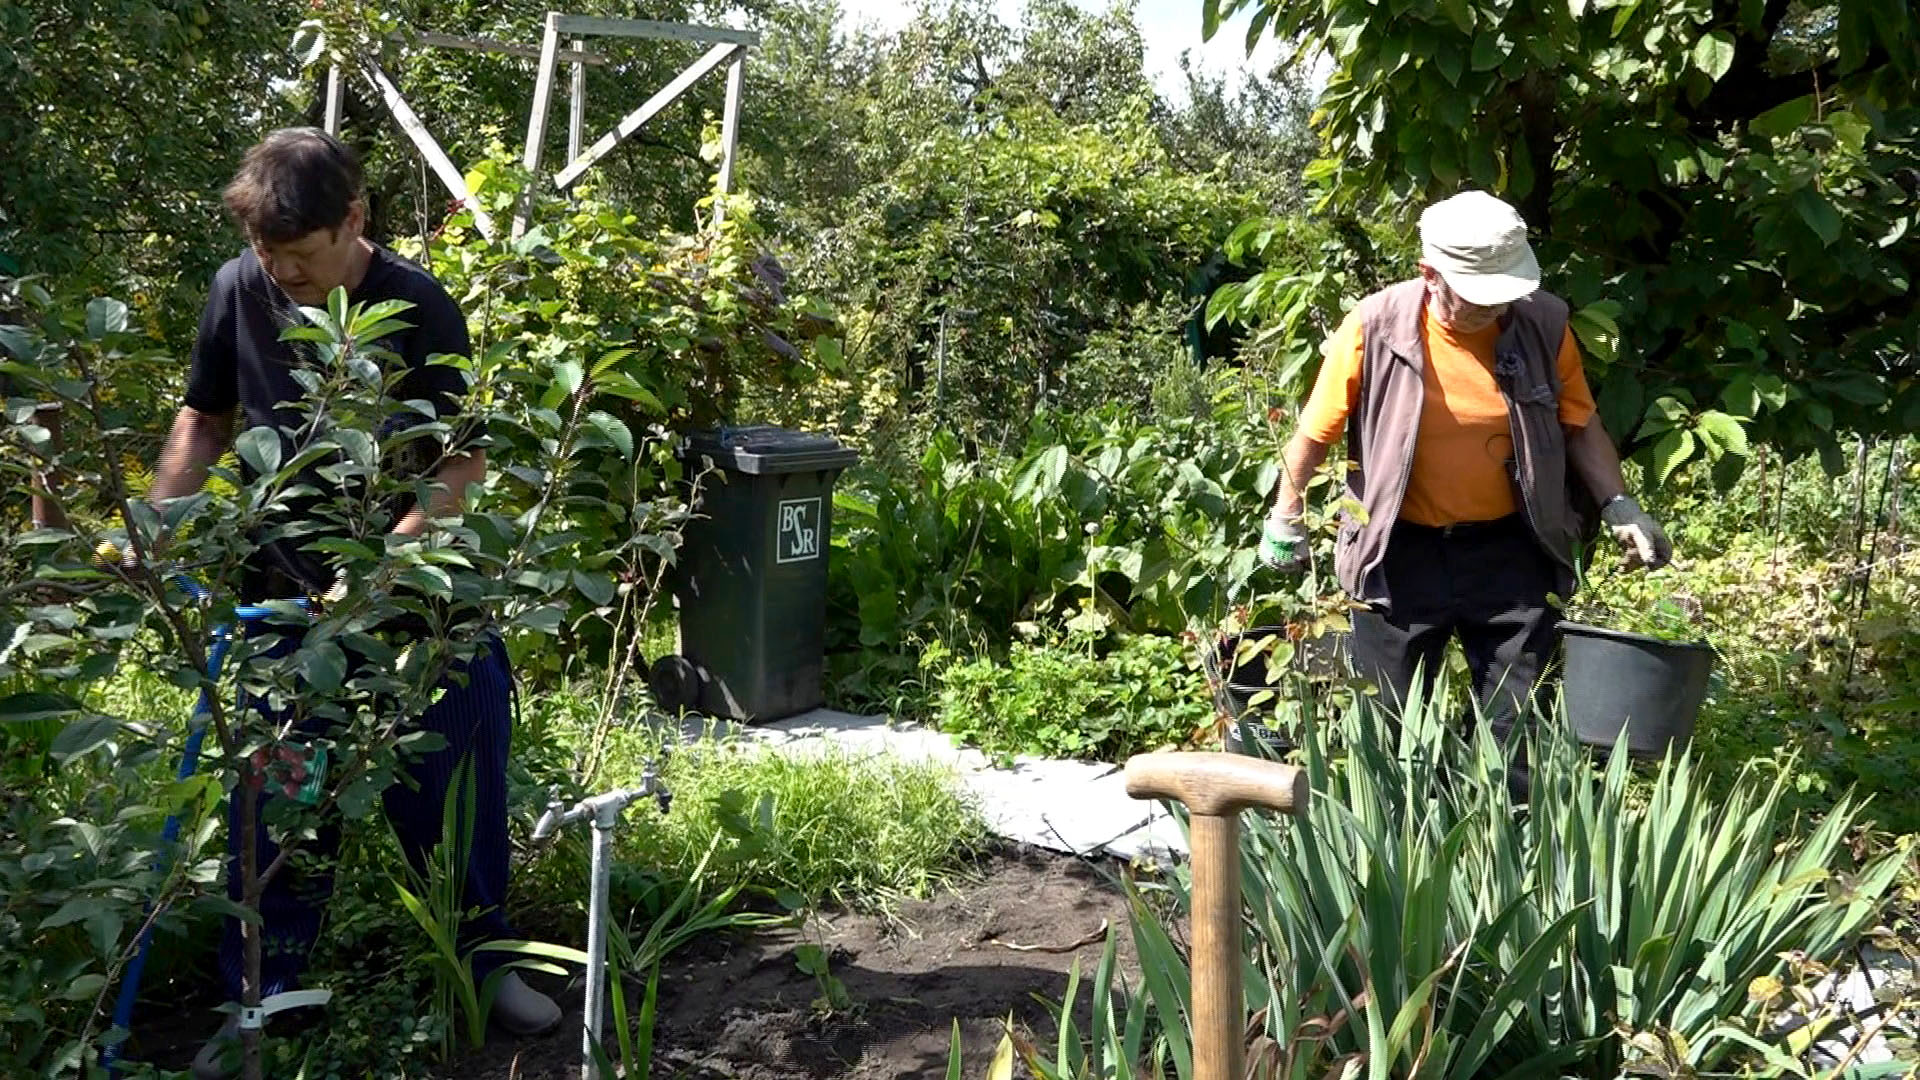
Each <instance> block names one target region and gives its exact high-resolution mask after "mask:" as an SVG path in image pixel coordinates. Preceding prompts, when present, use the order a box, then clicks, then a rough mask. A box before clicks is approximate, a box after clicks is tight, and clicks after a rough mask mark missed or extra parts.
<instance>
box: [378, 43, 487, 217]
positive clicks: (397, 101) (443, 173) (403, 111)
mask: <svg viewBox="0 0 1920 1080" xmlns="http://www.w3.org/2000/svg"><path fill="white" fill-rule="evenodd" d="M364 70H365V72H366V76H367V80H368V81H369V82H371V83H373V85H374V87H375V88H376V89H378V90H379V91H380V96H381V97H382V98H384V99H385V100H386V103H387V109H388V110H389V111H390V112H392V113H393V118H394V119H395V120H398V121H400V127H401V129H402V130H404V131H405V132H406V133H407V137H408V138H409V139H412V140H413V145H414V147H415V148H416V149H418V150H419V151H420V156H421V157H424V158H426V159H427V165H428V166H429V167H431V168H432V169H433V172H434V175H435V176H438V177H439V178H440V182H441V183H442V184H445V185H446V186H447V190H448V191H449V192H452V193H453V197H454V198H456V199H459V200H460V201H461V202H462V203H464V204H466V206H467V207H468V209H470V210H472V211H473V223H474V225H475V226H476V227H477V228H479V230H480V235H482V236H485V237H487V238H488V239H492V238H493V219H492V218H491V217H489V216H488V215H487V212H486V211H485V210H483V209H481V208H480V200H478V199H476V198H474V197H473V192H471V191H469V190H467V178H466V177H465V176H463V175H461V173H460V170H459V169H457V168H455V167H454V164H453V161H452V160H451V159H449V158H448V157H447V153H446V151H444V150H442V149H440V144H439V143H438V142H436V141H434V138H433V133H432V132H430V131H428V130H427V125H425V124H423V123H421V122H420V117H419V116H417V115H415V113H414V111H413V107H412V106H411V105H408V104H407V99H406V98H404V97H401V96H400V88H399V87H398V86H396V85H394V82H393V80H392V79H390V78H388V77H387V73H386V72H385V71H383V70H381V68H380V65H379V64H376V63H373V62H372V61H368V62H367V64H366V67H365V69H364Z"/></svg>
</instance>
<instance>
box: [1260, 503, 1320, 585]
mask: <svg viewBox="0 0 1920 1080" xmlns="http://www.w3.org/2000/svg"><path fill="white" fill-rule="evenodd" d="M1307 555H1308V537H1307V530H1306V529H1304V528H1301V526H1300V519H1299V518H1297V517H1292V516H1288V515H1285V514H1282V513H1280V512H1279V511H1278V510H1276V511H1274V512H1273V513H1271V514H1268V515H1267V523H1266V525H1265V526H1264V527H1262V528H1261V530H1260V561H1261V562H1263V563H1266V564H1267V565H1268V566H1270V567H1272V568H1274V569H1275V570H1283V571H1286V572H1289V573H1291V572H1294V571H1297V570H1303V569H1305V568H1306V565H1307Z"/></svg>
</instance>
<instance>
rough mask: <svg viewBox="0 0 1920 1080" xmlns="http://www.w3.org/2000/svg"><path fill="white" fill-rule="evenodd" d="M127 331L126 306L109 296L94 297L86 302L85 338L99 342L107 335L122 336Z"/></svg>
mask: <svg viewBox="0 0 1920 1080" xmlns="http://www.w3.org/2000/svg"><path fill="white" fill-rule="evenodd" d="M126 330H127V305H125V304H123V303H121V302H120V301H118V300H115V299H113V298H112V297H110V296H96V297H94V298H93V299H92V300H89V301H87V337H88V338H90V339H92V340H94V341H99V340H100V339H101V338H104V337H106V336H107V335H108V334H124V333H126Z"/></svg>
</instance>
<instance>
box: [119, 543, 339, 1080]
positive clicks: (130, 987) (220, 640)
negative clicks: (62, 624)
mask: <svg viewBox="0 0 1920 1080" xmlns="http://www.w3.org/2000/svg"><path fill="white" fill-rule="evenodd" d="M174 581H175V582H176V583H177V584H179V585H180V586H181V587H182V588H184V589H185V590H186V591H187V593H188V595H190V596H191V597H193V599H194V600H196V601H203V600H206V599H208V598H209V597H210V596H211V595H212V594H211V593H210V592H208V590H207V588H206V586H204V585H202V584H200V583H199V582H197V581H194V580H193V579H192V578H189V577H186V576H185V575H177V576H176V577H175V578H174ZM294 603H295V604H296V605H298V606H299V608H300V609H301V610H302V611H307V612H309V613H311V611H312V609H311V607H310V606H309V605H308V602H307V601H305V600H296V601H294ZM279 610H283V609H277V608H274V607H270V606H268V605H265V604H243V605H241V606H239V607H236V608H234V609H233V615H234V618H236V619H238V620H240V621H241V622H254V621H257V620H260V619H264V618H267V617H268V616H270V615H273V614H275V613H276V611H279ZM232 648H233V627H232V626H231V625H223V626H218V627H215V628H214V631H213V642H212V648H210V649H209V650H208V652H207V681H208V682H209V683H218V682H219V680H220V669H221V667H222V666H223V665H224V664H225V663H226V659H227V653H228V651H230V650H231V649H232ZM212 716H213V690H212V688H211V687H208V686H203V687H201V688H200V700H199V702H198V703H197V704H195V705H194V707H193V716H192V718H191V719H189V720H188V721H187V741H186V744H185V745H184V746H183V747H182V748H181V752H180V769H179V772H178V774H177V775H176V777H175V779H178V780H186V779H188V778H190V777H191V776H193V774H194V771H195V770H196V769H197V768H198V767H199V765H200V744H201V743H202V742H204V741H205V739H206V736H207V724H208V723H209V721H210V718H211V717H212ZM160 836H161V840H162V845H161V847H162V851H163V854H162V855H161V857H160V860H159V861H158V862H156V863H155V864H154V868H155V869H156V870H164V869H166V866H167V855H166V854H164V852H165V851H166V849H169V848H171V847H172V846H173V845H174V843H175V842H177V841H178V840H179V839H180V815H178V814H168V815H167V821H166V824H165V825H163V826H161V829H160ZM152 947H153V925H152V924H151V923H147V924H145V925H143V926H142V927H141V930H140V947H139V949H138V950H137V951H136V952H135V953H134V954H133V959H132V960H131V961H129V962H128V964H127V970H126V973H125V974H124V975H122V976H121V979H120V995H119V997H118V998H116V999H115V1000H114V1005H113V1026H114V1027H116V1028H119V1029H120V1030H121V1031H123V1032H126V1033H127V1034H126V1035H123V1036H122V1037H121V1038H120V1040H118V1041H116V1042H112V1043H109V1044H107V1045H106V1046H104V1047H102V1048H101V1051H100V1064H101V1065H103V1066H105V1067H106V1069H107V1075H108V1076H109V1077H112V1078H117V1077H118V1076H119V1075H120V1069H119V1061H120V1049H121V1047H122V1046H124V1045H125V1043H126V1039H127V1038H128V1037H130V1036H131V1035H132V1031H133V1003H134V1000H135V999H136V998H138V997H139V996H140V977H141V975H142V974H143V973H144V972H145V971H146V968H147V952H148V950H149V949H151V948H152Z"/></svg>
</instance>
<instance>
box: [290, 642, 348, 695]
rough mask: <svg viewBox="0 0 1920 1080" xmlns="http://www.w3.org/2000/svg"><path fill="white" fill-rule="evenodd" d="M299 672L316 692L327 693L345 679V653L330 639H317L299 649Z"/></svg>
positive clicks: (332, 690) (336, 688)
mask: <svg viewBox="0 0 1920 1080" xmlns="http://www.w3.org/2000/svg"><path fill="white" fill-rule="evenodd" d="M300 673H301V675H302V676H303V677H304V678H305V679H306V680H307V683H308V685H310V686H311V687H312V688H313V689H314V690H315V691H316V692H318V693H322V694H327V693H332V692H334V691H336V690H338V689H340V686H341V684H342V683H344V682H346V679H347V654H346V653H345V651H343V650H342V649H341V648H340V646H339V645H338V644H336V643H334V642H331V641H319V642H315V643H313V644H311V645H308V646H306V647H304V648H302V649H301V650H300Z"/></svg>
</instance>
